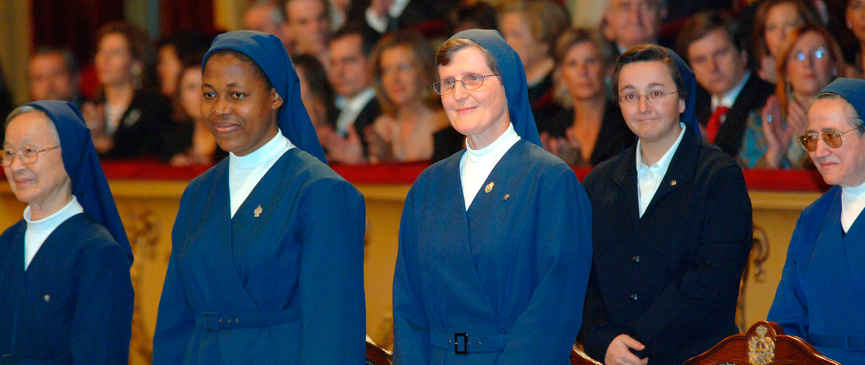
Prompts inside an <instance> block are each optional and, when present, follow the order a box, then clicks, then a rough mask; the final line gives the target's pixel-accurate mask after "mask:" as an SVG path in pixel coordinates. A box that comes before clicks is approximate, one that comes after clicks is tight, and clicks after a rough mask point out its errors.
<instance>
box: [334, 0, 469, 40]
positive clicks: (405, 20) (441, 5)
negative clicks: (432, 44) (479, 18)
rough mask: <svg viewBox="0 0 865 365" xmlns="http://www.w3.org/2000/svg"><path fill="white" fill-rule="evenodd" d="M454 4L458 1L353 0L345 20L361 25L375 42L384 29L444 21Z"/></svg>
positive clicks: (419, 26)
mask: <svg viewBox="0 0 865 365" xmlns="http://www.w3.org/2000/svg"><path fill="white" fill-rule="evenodd" d="M458 3H459V1H458V0H437V1H424V0H414V1H412V0H355V1H352V5H351V8H352V9H351V10H349V12H348V15H349V21H359V22H360V23H361V24H363V29H364V33H365V34H366V35H367V36H368V37H370V39H372V40H373V42H375V41H378V38H379V37H381V36H382V35H384V34H385V33H387V32H392V31H395V30H400V29H406V28H423V27H424V26H425V25H426V23H427V22H429V21H438V20H444V19H446V17H447V14H448V12H449V11H450V10H451V9H453V8H455V7H456V6H457V4H458ZM415 30H420V29H415Z"/></svg>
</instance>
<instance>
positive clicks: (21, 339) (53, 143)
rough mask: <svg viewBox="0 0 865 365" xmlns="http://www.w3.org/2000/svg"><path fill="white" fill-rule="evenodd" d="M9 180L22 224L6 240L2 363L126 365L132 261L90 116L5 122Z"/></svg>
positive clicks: (17, 115)
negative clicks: (88, 121) (86, 121)
mask: <svg viewBox="0 0 865 365" xmlns="http://www.w3.org/2000/svg"><path fill="white" fill-rule="evenodd" d="M5 131H6V134H5V140H4V141H3V154H2V156H0V157H2V164H3V172H4V173H5V174H6V179H7V180H8V181H9V186H10V188H11V189H12V192H13V193H14V194H15V198H17V199H18V200H20V201H21V202H24V203H27V207H26V208H25V209H24V214H23V216H24V217H23V219H22V220H20V221H19V222H18V223H16V224H15V225H13V226H12V227H10V228H9V229H7V230H6V231H5V232H3V234H2V235H0V283H2V284H0V285H2V287H3V290H0V363H2V364H126V363H127V362H128V361H129V337H130V334H131V325H132V305H133V292H132V282H131V281H130V278H129V267H130V265H131V264H132V252H131V251H130V247H129V241H128V240H127V238H126V233H125V232H124V230H123V225H122V224H121V222H120V216H119V215H118V214H117V208H116V206H115V205H114V198H113V197H112V196H111V191H110V190H109V189H108V181H107V180H106V179H105V175H104V174H103V172H102V167H101V166H100V165H99V159H98V158H97V153H96V150H95V149H94V148H93V141H92V139H91V137H90V130H88V129H87V126H86V125H85V124H84V119H83V118H82V117H81V113H80V112H79V111H78V109H77V108H76V107H75V106H74V105H73V104H71V103H69V102H65V101H37V102H34V103H30V104H27V105H24V106H21V107H18V108H16V109H15V110H13V111H12V113H10V114H9V116H8V117H7V118H6V127H5Z"/></svg>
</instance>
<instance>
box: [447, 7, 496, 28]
mask: <svg viewBox="0 0 865 365" xmlns="http://www.w3.org/2000/svg"><path fill="white" fill-rule="evenodd" d="M496 16H497V14H496V9H495V8H493V6H492V5H490V4H489V3H485V2H482V1H479V2H476V3H474V4H462V5H460V6H459V7H458V8H456V9H454V10H453V12H451V17H450V23H451V33H452V34H456V33H459V32H461V31H464V30H467V29H498V27H499V26H498V21H497V20H496Z"/></svg>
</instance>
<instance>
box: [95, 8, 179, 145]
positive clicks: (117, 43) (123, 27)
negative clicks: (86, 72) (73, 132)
mask: <svg viewBox="0 0 865 365" xmlns="http://www.w3.org/2000/svg"><path fill="white" fill-rule="evenodd" d="M97 39H98V46H97V51H96V57H95V62H94V63H95V65H96V73H97V76H98V78H99V83H100V86H101V88H102V90H101V92H100V96H99V97H98V98H97V99H96V100H95V101H93V102H88V103H85V105H84V106H83V107H82V113H83V114H84V117H85V119H86V120H87V124H88V127H89V128H90V130H91V133H92V135H93V144H94V145H95V147H96V150H97V151H99V153H100V154H101V155H102V156H103V157H105V158H113V159H118V158H127V159H128V158H140V157H145V156H155V155H157V154H158V153H159V151H160V150H161V148H160V147H161V146H160V145H161V141H162V138H161V134H162V132H163V131H164V128H165V126H166V125H167V123H168V121H169V120H170V119H169V118H170V110H171V108H170V107H169V104H168V102H167V101H166V100H165V99H163V98H162V97H161V96H160V95H159V94H157V93H154V92H151V91H149V90H146V89H143V88H141V84H142V82H143V79H144V78H145V75H144V73H145V70H147V66H148V65H149V64H150V60H151V58H152V53H151V50H150V42H149V40H148V39H147V34H146V33H144V31H142V30H141V29H139V28H137V27H135V26H133V25H131V24H128V23H123V22H113V23H108V24H106V25H104V26H103V27H102V28H100V30H99V32H98V37H97Z"/></svg>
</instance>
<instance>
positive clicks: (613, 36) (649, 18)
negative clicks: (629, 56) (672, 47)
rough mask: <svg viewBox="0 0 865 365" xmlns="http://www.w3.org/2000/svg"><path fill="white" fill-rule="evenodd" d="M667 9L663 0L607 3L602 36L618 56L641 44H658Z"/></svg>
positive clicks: (628, 0)
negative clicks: (604, 36) (607, 40)
mask: <svg viewBox="0 0 865 365" xmlns="http://www.w3.org/2000/svg"><path fill="white" fill-rule="evenodd" d="M666 15H667V9H666V7H665V3H664V1H663V0H610V2H609V6H608V7H607V10H606V11H604V18H603V32H604V35H606V36H607V37H608V39H609V41H610V42H612V44H613V47H614V48H613V52H615V55H616V56H618V55H620V54H622V53H623V52H625V51H626V50H627V49H628V48H631V47H633V46H636V45H638V44H643V43H657V41H658V32H659V31H660V30H661V21H662V20H663V19H664V18H665V17H666Z"/></svg>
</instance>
